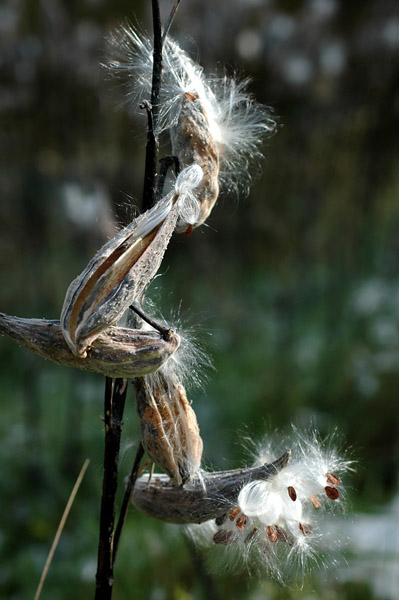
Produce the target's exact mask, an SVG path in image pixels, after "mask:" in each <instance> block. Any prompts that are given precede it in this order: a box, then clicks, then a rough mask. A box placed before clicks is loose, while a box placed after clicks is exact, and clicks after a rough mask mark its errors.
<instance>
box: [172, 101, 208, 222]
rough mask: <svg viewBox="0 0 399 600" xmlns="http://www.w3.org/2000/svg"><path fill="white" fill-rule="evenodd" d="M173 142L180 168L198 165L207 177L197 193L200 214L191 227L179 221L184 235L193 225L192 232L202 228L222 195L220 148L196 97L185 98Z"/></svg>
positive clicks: (173, 131) (174, 152)
mask: <svg viewBox="0 0 399 600" xmlns="http://www.w3.org/2000/svg"><path fill="white" fill-rule="evenodd" d="M170 138H171V143H172V153H173V154H174V155H175V156H177V158H178V159H179V162H180V164H182V165H190V164H192V163H197V164H199V165H200V166H201V167H202V170H203V174H204V176H203V178H202V181H201V185H200V186H199V187H198V189H197V193H196V197H197V200H198V201H199V205H200V210H199V212H198V215H197V216H196V220H195V221H194V222H192V223H186V222H184V219H183V218H180V219H179V220H178V222H177V228H176V230H177V231H178V232H182V231H186V230H187V227H188V226H190V225H191V226H192V227H193V228H194V227H198V226H199V225H201V224H202V223H203V222H204V221H205V220H206V219H207V218H208V216H209V214H210V212H211V210H212V208H213V206H214V204H215V202H216V200H217V198H218V195H219V180H218V176H219V168H220V155H219V144H218V143H217V142H216V140H215V139H214V137H213V136H212V133H211V127H210V123H209V120H208V117H207V115H206V111H205V108H204V106H203V104H202V102H201V100H200V98H199V97H198V95H197V94H194V93H189V92H186V93H185V94H183V96H182V99H181V106H180V111H179V116H178V119H177V123H176V125H175V126H173V127H171V129H170Z"/></svg>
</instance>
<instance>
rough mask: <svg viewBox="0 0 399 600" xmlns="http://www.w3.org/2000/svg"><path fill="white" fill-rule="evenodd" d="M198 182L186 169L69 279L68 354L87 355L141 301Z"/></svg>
mask: <svg viewBox="0 0 399 600" xmlns="http://www.w3.org/2000/svg"><path fill="white" fill-rule="evenodd" d="M201 179H202V171H201V168H200V167H199V166H198V165H193V166H191V167H188V168H187V169H184V170H183V171H182V172H181V173H180V175H179V176H178V178H177V180H176V183H175V186H174V189H173V190H172V191H171V192H170V193H169V194H168V195H167V196H166V197H165V198H163V199H162V200H161V201H160V202H158V203H157V204H156V205H155V206H154V207H153V208H152V209H150V210H148V211H147V212H145V213H144V214H142V215H140V216H139V217H138V218H137V219H135V220H134V221H133V222H132V223H131V224H130V225H128V226H127V227H125V228H124V229H122V230H121V231H120V232H119V233H118V234H117V235H116V236H115V237H114V238H113V239H112V240H110V241H109V242H108V243H106V244H105V245H104V246H103V247H102V248H101V250H99V252H97V254H96V255H95V256H94V258H93V259H92V260H91V261H90V262H89V264H88V265H87V267H86V269H85V270H84V271H83V272H82V273H81V274H80V275H79V277H77V278H76V279H75V280H74V281H72V283H71V285H70V286H69V288H68V291H67V293H66V297H65V300H64V305H63V308H62V312H61V319H60V322H61V327H62V331H63V334H64V337H65V340H66V342H67V344H68V346H69V347H70V349H71V350H72V352H73V353H74V354H75V355H76V356H79V357H85V356H86V354H87V349H88V348H89V347H90V346H91V345H92V343H93V341H94V340H95V339H96V338H97V337H98V336H99V335H100V333H101V332H102V331H104V330H105V329H107V328H108V327H109V326H110V325H113V324H115V323H116V322H117V321H118V319H120V318H121V317H122V315H123V313H124V312H125V310H126V309H127V308H128V306H129V305H130V304H131V303H132V302H134V301H135V300H137V299H139V298H140V296H141V294H142V293H143V291H144V290H145V288H146V287H147V285H148V284H149V282H150V281H151V279H152V278H153V277H154V275H155V274H156V272H157V270H158V269H159V266H160V264H161V262H162V258H163V255H164V253H165V250H166V247H167V245H168V242H169V239H170V237H171V235H172V233H173V230H174V229H175V226H176V221H177V219H178V217H179V214H180V212H181V211H182V210H183V211H184V209H185V207H184V203H185V201H186V199H187V198H188V199H190V201H192V199H193V196H192V190H193V189H194V188H196V187H197V186H198V184H199V182H200V181H201Z"/></svg>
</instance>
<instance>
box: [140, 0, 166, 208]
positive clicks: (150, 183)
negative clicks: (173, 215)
mask: <svg viewBox="0 0 399 600" xmlns="http://www.w3.org/2000/svg"><path fill="white" fill-rule="evenodd" d="M151 1H152V22H153V30H154V54H153V69H152V88H151V112H152V127H151V128H149V129H148V133H147V145H146V156H145V172H144V190H143V204H142V210H143V212H144V211H146V210H148V209H149V208H151V206H153V204H154V202H155V194H156V185H155V181H156V173H157V157H158V139H157V125H158V115H159V97H160V92H161V78H162V26H161V15H160V11H159V2H158V0H151Z"/></svg>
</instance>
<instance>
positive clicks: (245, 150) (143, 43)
mask: <svg viewBox="0 0 399 600" xmlns="http://www.w3.org/2000/svg"><path fill="white" fill-rule="evenodd" d="M109 42H110V54H111V55H112V58H111V59H110V60H108V62H107V64H106V65H105V66H106V67H107V69H108V70H109V72H110V74H111V75H115V76H117V77H122V79H123V80H124V82H125V83H124V87H125V90H126V97H125V101H126V103H127V104H128V105H129V106H131V107H132V109H133V111H134V112H138V111H139V108H138V107H139V105H140V102H141V101H142V100H143V99H144V98H148V97H149V94H150V90H151V81H152V64H153V57H152V53H153V48H152V41H151V40H150V39H149V37H148V36H147V35H146V34H145V33H143V32H137V31H135V30H134V29H133V28H132V27H131V26H130V25H129V24H127V23H126V24H124V25H123V26H121V27H120V28H119V29H117V30H116V31H115V32H114V33H113V34H111V35H110V37H109ZM248 84H249V80H248V79H246V80H243V81H237V80H236V79H234V78H232V77H228V76H223V77H217V76H209V77H208V76H206V75H205V74H204V70H203V68H202V67H201V66H200V65H198V64H197V63H196V62H195V61H193V60H192V59H191V58H190V57H189V55H188V54H187V53H186V52H185V51H184V50H182V48H180V46H179V45H178V44H177V43H176V42H175V41H174V40H172V39H171V38H170V37H167V38H166V40H165V43H164V47H163V71H162V86H161V97H160V103H159V121H158V125H157V127H158V133H161V132H162V131H170V130H171V129H173V128H174V127H176V125H177V122H178V120H179V115H180V111H181V105H182V100H183V98H186V99H187V95H188V97H189V98H190V97H191V98H192V101H194V100H198V101H199V102H200V104H201V107H202V109H203V111H204V113H205V114H206V119H207V121H208V124H209V132H210V134H211V137H212V138H213V140H214V141H215V143H216V144H217V146H218V153H219V156H220V169H219V180H220V181H221V183H222V184H223V187H224V188H225V189H227V190H228V191H231V190H233V189H234V190H240V191H245V192H247V191H248V189H249V185H250V181H251V176H250V174H249V171H248V167H249V165H250V163H253V162H256V161H257V160H259V159H260V158H262V151H261V146H262V143H263V140H264V139H265V137H266V136H269V135H270V134H272V133H274V131H275V129H276V122H275V120H274V118H273V117H272V114H271V111H270V110H269V109H267V108H266V107H264V106H262V105H260V104H258V103H257V102H256V101H255V100H254V99H253V97H252V95H251V94H250V93H249V92H248ZM185 95H186V96H185ZM195 96H197V98H195Z"/></svg>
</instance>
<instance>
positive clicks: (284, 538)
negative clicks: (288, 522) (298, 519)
mask: <svg viewBox="0 0 399 600" xmlns="http://www.w3.org/2000/svg"><path fill="white" fill-rule="evenodd" d="M276 531H277V539H279V540H280V542H286V541H287V540H288V535H287V532H286V531H285V530H284V529H282V528H281V527H279V526H278V525H276Z"/></svg>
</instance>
